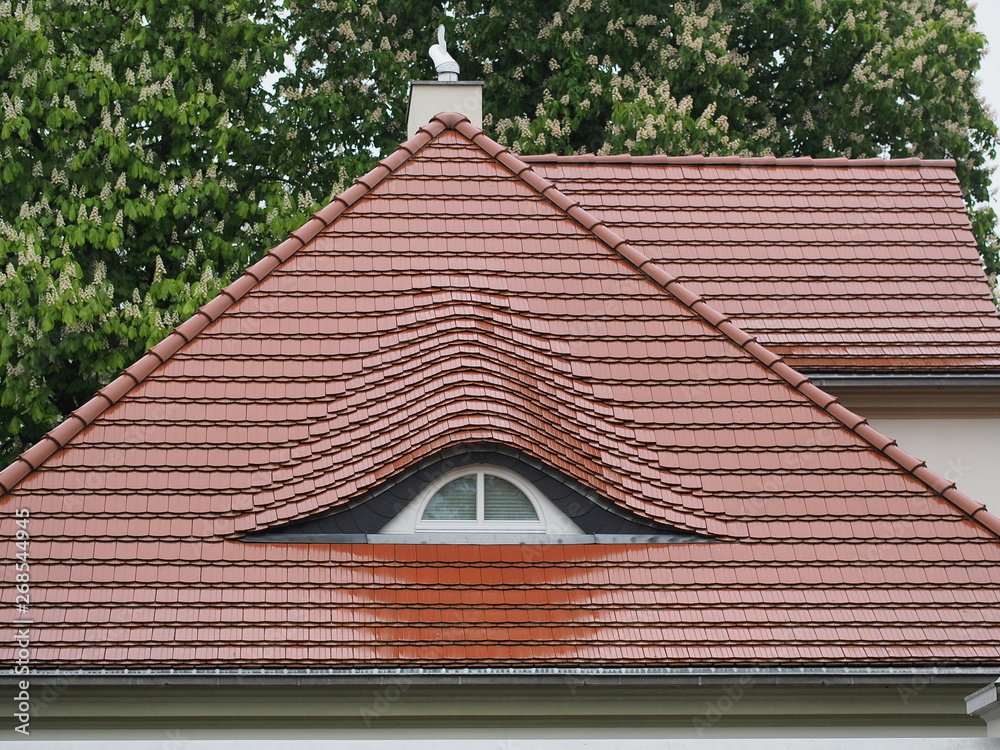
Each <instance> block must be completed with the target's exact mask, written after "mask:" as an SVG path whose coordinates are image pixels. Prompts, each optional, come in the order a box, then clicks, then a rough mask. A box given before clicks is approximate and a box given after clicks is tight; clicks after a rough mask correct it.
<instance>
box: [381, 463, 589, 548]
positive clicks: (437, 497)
mask: <svg viewBox="0 0 1000 750" xmlns="http://www.w3.org/2000/svg"><path fill="white" fill-rule="evenodd" d="M441 531H452V532H486V533H522V534H546V533H547V534H553V533H570V534H572V533H580V529H579V527H578V526H577V525H576V524H575V523H573V522H572V521H571V520H570V519H569V518H568V517H566V515H565V514H564V513H563V512H562V511H560V510H559V509H558V508H556V507H555V505H553V504H552V502H551V501H549V500H548V499H547V498H546V497H545V496H544V495H542V493H541V492H539V491H538V489H537V488H535V487H534V486H533V485H532V484H531V483H530V482H528V481H526V480H525V479H524V478H523V477H521V476H519V475H517V474H515V473H514V472H512V471H510V470H508V469H504V468H501V467H499V466H489V465H475V466H463V467H461V468H460V469H455V470H453V471H449V472H447V473H445V474H443V475H442V476H441V477H439V478H438V479H437V480H435V481H434V482H431V483H430V484H429V485H427V487H426V488H424V490H423V491H422V492H421V493H420V494H419V495H418V496H417V497H416V498H414V500H413V502H411V503H410V504H409V505H408V506H407V507H406V508H404V509H403V511H402V512H400V513H399V515H397V516H396V517H395V518H394V519H393V520H392V521H390V522H389V523H388V524H386V526H385V527H384V528H383V529H382V533H384V534H412V533H426V532H441Z"/></svg>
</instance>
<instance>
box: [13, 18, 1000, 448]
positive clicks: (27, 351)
mask: <svg viewBox="0 0 1000 750" xmlns="http://www.w3.org/2000/svg"><path fill="white" fill-rule="evenodd" d="M276 8H277V9H276ZM439 23H444V24H445V25H446V26H447V27H448V38H449V40H451V41H450V45H451V48H452V51H453V53H454V54H455V57H456V58H457V59H458V60H459V62H460V63H461V65H462V78H463V79H466V80H474V79H481V80H483V81H485V83H486V86H485V92H484V104H485V108H486V112H485V118H484V121H485V122H484V124H485V127H486V129H487V131H488V132H490V133H491V134H492V135H493V136H494V137H495V138H496V139H497V140H499V141H500V142H502V143H504V144H505V145H508V146H509V147H511V148H512V149H513V150H515V151H518V152H522V153H544V152H556V153H564V154H568V153H578V152H586V151H592V152H598V153H612V152H621V151H630V152H632V153H636V154H653V153H667V154H688V153H705V154H716V155H726V154H747V155H754V154H774V155H776V156H796V155H810V156H816V157H822V156H835V155H836V156H852V157H861V156H886V157H902V156H920V157H924V158H941V157H950V158H954V159H956V160H957V162H958V165H959V167H958V173H959V178H960V180H961V183H962V186H963V188H964V190H965V195H966V198H967V201H968V204H969V207H970V211H971V216H972V221H973V226H974V231H975V233H976V237H977V239H978V240H979V243H980V250H981V252H982V254H983V257H984V260H985V262H986V265H987V269H988V270H989V272H991V273H993V274H995V273H996V272H997V271H998V270H1000V258H998V254H997V252H998V242H997V236H996V231H995V227H996V217H995V216H994V215H993V213H992V211H990V210H989V209H988V208H984V207H983V206H984V204H985V202H986V200H987V198H988V196H987V185H988V181H989V173H988V170H987V167H986V160H987V158H988V157H989V155H990V154H991V153H992V152H993V151H994V149H995V146H996V143H997V128H996V125H995V124H994V123H993V122H991V120H990V119H989V117H988V116H987V114H986V113H985V111H984V108H983V105H982V103H981V102H980V100H979V99H978V98H977V96H976V93H975V86H974V80H973V78H972V74H973V73H974V72H975V71H976V70H977V69H978V68H979V64H980V61H981V58H982V53H983V48H984V46H985V39H984V38H983V37H982V35H980V34H978V33H976V32H975V31H973V26H974V24H973V18H972V12H971V10H970V9H969V7H968V3H967V0H784V1H783V2H782V1H778V0H678V1H677V2H671V3H623V2H620V1H619V2H613V1H612V0H545V2H542V0H508V1H507V2H505V3H495V2H485V1H484V0H458V1H457V2H455V1H454V0H451V1H449V2H437V3H432V4H426V3H413V2H409V1H408V0H367V1H365V0H285V2H284V4H283V5H281V6H280V7H278V6H277V4H275V3H270V2H265V1H264V0H225V1H224V0H171V2H169V3H155V2H152V0H119V1H118V2H116V3H115V4H114V6H113V7H112V5H111V4H110V3H109V2H108V0H75V2H70V0H61V1H60V0H55V1H54V0H44V1H43V0H0V107H2V120H0V152H2V154H3V161H2V164H0V219H2V221H0V273H2V274H3V276H2V278H0V314H2V316H3V319H4V320H5V321H6V328H5V329H2V330H0V378H2V381H3V395H2V400H0V432H2V431H3V430H4V429H6V430H8V431H9V432H10V433H13V434H17V433H18V431H19V430H21V432H20V436H21V437H14V438H12V439H8V440H7V441H6V442H2V441H0V452H6V453H7V454H8V456H9V455H10V454H11V451H12V450H15V449H17V448H20V447H22V440H21V438H24V439H35V438H37V437H38V436H39V434H40V431H41V430H42V429H44V428H45V427H47V426H51V424H53V422H54V421H55V420H56V419H57V417H58V416H59V415H61V414H65V413H66V411H67V410H68V409H70V408H72V407H73V406H74V405H75V404H77V403H79V402H80V401H82V400H83V399H84V398H86V397H87V396H88V395H89V394H90V393H91V392H92V391H93V390H94V389H95V388H96V387H98V386H99V385H100V384H101V383H102V382H104V381H106V380H107V379H108V378H110V377H111V376H113V375H114V374H115V372H116V371H117V370H118V369H119V368H120V367H121V366H123V365H124V364H127V363H128V362H129V361H130V360H132V359H134V358H135V357H136V356H137V355H138V354H139V353H140V352H141V349H142V348H143V347H144V346H147V345H149V344H151V343H153V342H154V341H155V340H157V339H158V338H159V337H160V336H161V335H162V333H163V332H164V331H165V329H166V328H167V327H168V326H170V325H171V324H173V323H175V322H176V321H178V320H179V319H181V318H183V317H185V316H186V315H187V314H188V313H190V312H191V311H192V310H193V309H194V307H195V306H196V305H197V304H199V303H201V302H202V301H204V300H205V299H206V298H207V296H208V295H209V294H211V293H212V292H213V291H214V290H215V289H216V288H217V287H218V286H219V284H220V283H222V280H225V279H227V278H229V277H231V276H232V275H233V274H234V273H235V272H237V271H238V270H240V269H241V268H242V267H243V266H245V265H246V264H247V262H248V261H249V260H250V258H251V256H252V255H254V254H255V253H257V252H259V251H260V250H262V249H264V248H266V247H268V246H270V245H272V244H274V243H276V242H277V241H279V240H280V239H281V237H282V236H283V233H284V232H285V230H286V229H287V228H288V227H289V226H291V225H293V224H295V223H297V222H299V221H301V219H302V216H303V214H304V212H305V211H307V210H308V209H309V208H311V207H312V206H311V204H312V203H313V201H314V197H315V199H318V200H322V199H324V198H326V197H327V196H328V195H329V194H330V192H331V191H332V190H335V189H336V188H337V187H339V186H341V185H343V183H344V182H345V181H346V180H347V179H349V178H353V177H355V176H357V175H359V174H361V173H363V172H364V171H366V170H367V169H369V168H370V167H371V166H372V165H373V163H374V161H375V160H376V159H377V158H378V156H379V155H381V154H384V153H388V152H390V151H391V150H393V149H394V148H395V146H396V145H397V144H398V143H399V142H400V141H401V140H403V139H405V137H406V134H405V119H406V117H405V115H406V102H407V86H408V83H409V81H410V80H421V79H422V80H426V79H429V78H433V76H434V72H433V68H432V65H431V63H430V60H429V59H428V58H427V54H426V53H427V48H428V46H430V44H431V43H433V41H434V40H435V34H434V29H435V28H436V26H437V24H439ZM288 62H290V64H288V65H287V69H286V70H284V73H283V74H281V75H280V76H279V77H278V79H277V81H276V84H275V88H274V93H273V94H270V93H269V91H268V89H267V88H266V87H265V86H264V85H263V83H264V81H265V80H271V79H273V77H274V76H273V75H272V72H273V71H278V70H281V69H284V68H285V67H286V63H288ZM268 76H271V79H268Z"/></svg>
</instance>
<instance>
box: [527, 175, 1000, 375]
mask: <svg viewBox="0 0 1000 750" xmlns="http://www.w3.org/2000/svg"><path fill="white" fill-rule="evenodd" d="M524 160H525V161H526V162H527V163H529V164H530V165H531V167H532V169H533V170H534V171H535V172H537V173H538V174H540V175H542V176H544V177H546V178H547V179H549V180H552V181H553V182H554V183H555V184H556V185H557V186H558V188H559V190H560V191H562V192H563V193H565V194H567V195H569V196H570V197H572V198H573V199H575V200H578V201H579V202H580V203H581V205H583V206H584V207H585V208H587V209H588V210H591V211H593V212H595V213H596V214H597V215H599V216H601V218H602V219H604V221H605V222H606V223H607V225H608V226H609V227H610V228H612V229H613V230H614V231H615V232H617V233H619V234H620V235H622V236H623V237H624V238H625V239H627V240H628V241H629V243H630V244H632V245H633V246H634V247H636V248H637V249H639V250H641V251H642V252H644V253H645V254H646V255H648V256H649V257H651V258H653V259H655V260H657V261H660V262H661V263H663V265H664V266H665V267H666V268H669V269H670V271H671V273H673V274H674V275H675V276H677V277H678V278H679V279H680V280H681V281H682V282H683V283H684V285H685V286H686V287H688V288H689V289H691V290H692V291H695V292H697V293H698V294H701V295H702V296H703V297H704V298H705V299H706V301H708V302H709V304H711V305H712V306H713V307H714V308H716V309H717V310H720V311H722V312H724V313H725V314H727V315H730V316H732V317H733V318H734V319H735V320H738V321H739V323H740V326H741V327H742V328H743V329H744V330H746V331H749V332H750V333H752V334H754V335H756V336H757V337H758V338H759V340H760V342H761V343H762V344H764V345H765V346H767V347H768V348H769V349H770V350H771V351H773V352H775V353H777V354H780V355H782V356H783V357H785V359H786V361H787V362H788V363H789V364H790V365H792V366H793V367H795V368H796V369H798V370H801V371H803V372H812V373H818V372H837V371H849V372H865V371H867V372H908V371H909V372H993V373H996V372H1000V317H998V315H997V310H996V307H994V305H993V303H992V301H991V299H990V294H989V289H988V287H987V285H986V279H985V276H984V274H983V269H982V265H981V264H980V260H979V255H978V253H977V251H976V244H975V239H974V238H973V236H972V231H971V227H970V225H969V220H968V214H967V212H966V208H965V203H964V202H963V200H962V193H961V190H960V188H959V184H958V180H957V178H956V177H955V170H954V162H953V161H951V160H940V161H921V160H918V159H900V160H889V161H884V160H882V159H857V160H848V159H821V160H813V159H774V158H751V159H739V158H705V157H701V156H693V157H627V156H626V157H623V156H610V157H594V156H571V157H554V156H547V157H546V156H541V157H537V156H536V157H531V156H529V157H524Z"/></svg>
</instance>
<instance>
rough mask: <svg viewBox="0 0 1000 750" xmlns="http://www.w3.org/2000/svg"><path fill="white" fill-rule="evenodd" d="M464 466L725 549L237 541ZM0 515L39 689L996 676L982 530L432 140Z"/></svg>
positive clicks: (450, 132) (46, 466)
mask: <svg viewBox="0 0 1000 750" xmlns="http://www.w3.org/2000/svg"><path fill="white" fill-rule="evenodd" d="M469 442H477V443H494V444H500V445H504V446H508V447H510V448H513V449H516V450H519V451H520V452H521V453H522V454H524V455H526V456H529V457H531V458H532V459H534V460H537V461H539V462H543V463H546V464H548V465H550V466H553V467H555V468H557V469H559V470H561V471H562V472H563V473H565V474H567V475H568V476H570V477H572V478H573V479H574V480H576V481H578V482H580V483H582V484H583V485H585V486H586V487H588V488H590V489H591V490H593V491H596V492H597V493H599V494H600V495H602V496H604V497H605V498H607V499H608V500H610V501H612V502H614V503H617V504H619V505H622V506H626V507H628V508H630V509H632V510H633V511H634V512H635V513H637V514H640V515H644V516H646V517H648V518H652V519H658V520H662V521H665V522H667V523H669V524H671V525H673V526H676V527H679V528H683V529H688V530H692V531H697V532H701V533H705V534H708V535H711V536H714V537H715V538H717V539H718V540H719V541H718V542H714V543H708V544H672V545H660V546H648V545H637V544H636V545H604V544H592V545H506V546H505V545H492V544H488V545H465V546H455V545H446V544H429V545H417V546H414V545H406V544H394V545H383V544H365V545H350V544H310V545H306V544H283V543H274V542H271V543H263V542H259V543H248V542H243V541H240V536H241V535H243V534H244V533H246V532H248V531H254V530H261V529H267V528H274V527H277V526H281V525H282V524H284V523H287V522H289V521H293V520H296V519H302V518H306V517H310V516H311V515H314V514H316V513H317V512H321V511H323V510H325V509H329V508H332V507H336V506H338V505H342V504H344V503H346V502H348V501H350V500H351V499H353V498H357V497H359V496H361V495H363V494H364V493H365V492H366V491H369V490H372V489H374V488H375V487H377V486H379V485H380V484H381V483H383V482H385V481H386V480H390V479H392V478H393V477H394V476H396V475H398V474H399V472H401V471H402V470H404V469H406V468H407V467H410V466H413V465H416V464H417V463H419V462H420V461H421V460H423V459H426V458H429V457H432V456H434V455H437V454H439V453H440V452H441V451H442V450H443V449H445V448H447V447H449V446H454V445H459V444H464V443H469ZM0 485H2V487H3V489H4V490H9V492H8V494H7V495H6V496H5V498H4V499H3V501H2V503H3V508H4V509H5V511H6V512H5V513H4V514H3V517H2V523H3V524H4V525H3V530H4V538H5V539H6V540H11V539H13V537H14V534H13V528H14V527H13V524H14V514H13V512H11V511H12V509H14V508H27V509H29V510H30V514H31V521H30V531H31V536H32V543H31V561H32V568H31V569H32V582H33V599H32V610H31V613H32V616H33V618H34V619H35V621H36V623H37V625H36V626H35V627H36V629H37V633H36V637H35V640H34V643H33V665H34V667H35V668H38V669H45V668H75V667H98V666H106V667H115V668H121V667H130V668H140V667H141V668H163V667H217V666H231V667H236V666H239V667H251V666H278V667H324V668H331V667H362V666H363V667H399V666H406V667H414V666H425V667H445V668H447V667H458V666H508V667H514V666H593V665H602V666H626V665H643V666H668V665H669V666H708V665H713V666H723V665H730V666H741V665H742V666H747V665H753V666H768V665H772V666H777V665H796V666H808V665H812V666H823V665H872V664H921V665H937V666H939V665H946V664H950V665H977V666H983V665H989V666H992V665H1000V645H998V643H997V639H996V632H997V631H996V627H997V623H998V622H1000V595H998V591H1000V587H998V585H997V584H998V583H1000V573H998V571H1000V566H998V565H997V563H998V562H1000V521H998V519H996V518H994V517H993V516H991V515H989V514H988V513H986V512H985V510H983V509H982V506H981V505H978V504H976V503H974V502H973V501H971V500H970V499H969V498H967V497H965V496H964V495H962V494H961V493H959V492H957V490H955V489H954V486H953V485H949V483H947V482H946V481H944V480H942V479H940V478H939V477H936V476H935V475H934V474H932V473H931V472H929V471H928V470H927V469H926V468H925V467H923V466H922V465H921V463H920V462H919V461H918V460H916V459H914V458H912V457H910V456H908V455H906V454H905V453H904V452H902V451H900V450H899V449H898V448H897V447H896V446H895V445H894V444H893V443H892V441H891V440H889V439H888V438H885V437H883V436H881V435H880V434H879V433H877V432H876V431H874V430H873V429H871V428H870V427H868V426H867V425H866V424H865V423H864V422H863V421H862V420H861V418H860V417H857V416H855V415H853V414H851V413H850V412H848V411H847V410H846V409H844V408H843V407H841V406H840V405H839V404H838V403H836V402H835V401H834V400H833V399H832V398H831V397H829V396H827V395H826V394H824V393H823V392H822V391H820V390H819V389H817V388H815V387H814V386H813V385H812V384H811V383H809V382H808V381H806V380H805V379H804V378H803V377H802V376H801V375H799V374H798V373H796V372H795V371H794V370H792V369H791V368H789V367H788V366H786V365H785V364H784V363H783V362H781V361H780V359H779V358H778V357H776V356H775V355H773V354H772V353H771V352H769V351H768V350H767V349H765V348H763V347H761V346H760V345H758V344H757V343H756V342H755V341H753V340H752V338H751V337H750V336H748V335H747V334H745V333H743V332H742V331H741V330H740V329H739V328H738V327H737V326H736V325H734V324H733V323H732V322H730V321H728V320H727V319H726V318H725V316H723V315H720V314H719V313H717V312H716V311H715V310H714V309H713V308H711V307H710V306H708V305H707V304H705V303H704V302H703V301H701V300H700V299H699V298H698V297H697V296H696V295H694V294H692V293H691V292H690V291H689V290H688V289H686V288H685V286H683V285H681V284H679V283H677V282H676V280H675V279H673V277H671V276H670V275H669V274H668V273H667V272H666V270H664V268H663V267H661V266H660V265H658V264H657V263H654V262H650V261H649V260H648V258H646V257H645V256H643V255H642V253H641V252H640V251H639V250H638V249H637V248H635V247H633V246H631V245H629V244H628V243H625V242H624V241H623V240H622V238H621V237H619V236H618V235H617V234H616V233H615V232H614V231H612V230H610V229H609V228H608V227H607V226H606V225H604V224H603V223H601V222H600V221H599V220H598V217H597V216H595V215H590V214H589V213H588V212H587V211H585V210H583V209H582V208H581V207H579V206H576V205H574V202H573V201H572V200H571V199H568V198H567V197H566V196H565V195H563V194H562V193H561V192H560V191H559V190H557V189H555V188H554V187H553V186H552V185H551V183H549V182H548V181H547V180H545V179H544V178H542V177H540V176H539V175H538V174H537V173H536V172H535V171H534V170H533V169H532V168H530V167H529V166H528V165H527V164H525V163H524V162H522V161H520V160H519V159H517V158H515V157H513V156H512V155H510V154H508V153H506V152H505V151H504V150H503V149H502V148H501V147H499V146H498V145H497V144H495V143H493V142H492V141H490V140H489V139H488V138H486V137H485V136H484V135H483V134H482V133H481V131H478V130H477V129H475V128H473V127H472V126H471V125H469V124H468V122H467V121H464V120H459V119H458V118H457V117H453V116H442V117H439V118H437V119H436V120H434V121H432V123H431V124H430V125H429V126H428V127H427V128H425V129H424V130H423V132H421V133H420V134H418V135H417V136H416V137H415V138H413V139H411V140H410V141H408V142H407V143H405V144H403V146H402V147H401V149H400V151H398V152H397V153H395V154H393V155H392V156H390V157H389V158H387V159H386V160H384V161H383V163H382V165H381V166H379V167H378V168H376V170H374V171H373V172H372V173H371V174H369V175H367V176H366V177H364V178H362V180H361V181H360V182H359V183H358V184H357V185H355V186H354V187H352V188H351V189H350V190H348V191H347V192H346V193H344V194H343V195H342V196H340V197H339V198H338V199H336V200H335V201H334V203H332V204H331V205H330V206H329V207H328V208H327V209H324V210H323V211H321V212H319V214H317V216H316V218H314V219H313V220H312V221H310V222H309V223H307V224H306V226H305V227H303V229H302V230H300V231H298V232H295V233H293V237H292V238H290V239H289V240H287V241H286V242H285V243H282V245H279V246H278V248H276V249H275V250H274V251H272V252H271V253H269V254H268V256H267V257H265V258H264V259H263V260H262V261H260V262H259V263H257V264H256V265H255V266H254V267H252V268H251V269H250V270H249V271H248V272H247V274H246V275H244V276H243V277H242V278H241V279H240V280H238V281H237V282H235V283H234V284H233V285H232V286H231V287H229V289H228V290H227V291H226V292H224V293H223V294H222V295H220V297H218V298H217V299H216V300H214V301H213V302H211V303H209V304H208V305H206V306H205V308H203V310H202V311H200V312H199V313H198V314H196V315H195V316H194V317H193V318H192V319H191V320H189V321H187V322H186V323H184V324H183V325H181V326H180V327H179V328H178V329H177V330H176V331H175V332H174V333H173V334H171V335H170V336H169V337H168V338H167V339H166V340H165V341H164V342H163V343H161V344H160V345H158V346H157V347H154V349H153V350H152V351H151V352H150V353H149V354H148V355H147V356H146V357H144V358H143V359H142V360H140V361H139V362H138V363H137V364H136V365H134V366H133V367H131V368H129V369H128V370H127V371H126V373H125V374H124V375H123V376H122V377H120V378H119V379H118V380H116V381H115V382H113V383H112V384H111V385H109V386H108V387H107V388H105V389H103V390H102V392H101V394H100V395H98V396H97V397H96V398H95V399H94V400H93V401H91V402H89V403H88V404H86V405H84V406H83V407H81V409H80V410H78V411H77V412H76V413H75V415H74V416H72V417H70V418H69V419H68V420H67V421H66V422H64V423H63V424H62V425H60V427H58V428H56V429H55V430H53V432H52V433H51V434H50V436H49V437H47V438H46V439H45V440H43V441H42V442H41V443H40V444H39V445H37V446H35V447H34V448H32V449H31V450H29V451H28V452H27V453H26V454H25V455H24V456H22V458H21V459H19V460H18V461H17V462H16V463H15V464H14V465H12V466H11V467H9V468H8V469H6V470H5V471H3V472H0ZM7 544H8V545H12V544H13V543H12V542H9V541H8V542H7ZM7 555H8V559H10V558H11V557H12V556H13V547H9V548H8V549H7ZM12 571H13V566H7V570H6V572H5V573H4V575H5V576H7V577H8V579H9V576H10V575H11V574H12ZM9 642H10V641H9Z"/></svg>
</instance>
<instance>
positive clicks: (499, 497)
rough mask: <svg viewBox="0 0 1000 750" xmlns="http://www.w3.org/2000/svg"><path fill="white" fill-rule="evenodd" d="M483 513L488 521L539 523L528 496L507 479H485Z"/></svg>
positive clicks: (488, 477)
mask: <svg viewBox="0 0 1000 750" xmlns="http://www.w3.org/2000/svg"><path fill="white" fill-rule="evenodd" d="M483 479H484V480H485V484H484V485H483V513H484V515H485V518H486V520H487V521H537V520H538V514H537V513H535V507H534V506H533V505H532V504H531V501H530V500H529V499H528V498H527V496H526V495H525V494H524V493H523V492H521V490H519V489H518V488H517V487H515V486H514V485H512V484H511V483H510V482H508V481H507V480H506V479H501V478H500V477H492V476H490V475H489V474H487V475H486V476H485V477H483Z"/></svg>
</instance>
